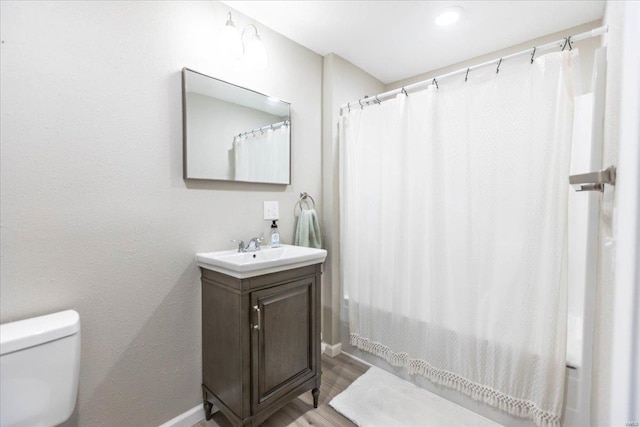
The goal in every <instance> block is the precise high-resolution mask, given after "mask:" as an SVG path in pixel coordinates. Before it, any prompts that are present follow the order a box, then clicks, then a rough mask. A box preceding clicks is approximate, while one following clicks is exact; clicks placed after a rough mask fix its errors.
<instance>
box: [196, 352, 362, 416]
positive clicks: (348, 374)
mask: <svg viewBox="0 0 640 427" xmlns="http://www.w3.org/2000/svg"><path fill="white" fill-rule="evenodd" d="M367 369H369V367H368V366H366V365H364V364H362V363H360V362H358V361H356V360H353V359H351V358H350V357H348V356H345V355H344V354H340V355H338V356H336V357H334V358H331V357H329V356H327V355H324V354H323V355H322V385H321V386H320V401H319V402H318V408H317V409H314V408H313V398H312V397H311V392H306V393H304V394H301V395H300V396H298V397H297V398H296V399H294V400H293V401H291V402H290V403H289V404H288V405H287V406H285V407H283V408H282V409H280V410H279V411H278V412H276V413H274V414H273V415H271V416H270V417H269V418H268V419H267V420H266V421H265V422H264V423H262V424H261V426H264V427H284V426H295V427H300V426H306V427H309V426H338V427H352V426H354V425H355V424H353V423H352V422H351V421H349V420H348V419H347V418H345V417H343V416H342V415H340V414H339V413H338V412H336V411H335V410H334V409H333V408H332V407H331V406H329V402H330V401H331V399H333V398H334V397H335V396H337V395H338V394H339V393H341V392H342V391H343V390H344V389H346V388H347V387H349V385H350V384H351V383H352V382H353V381H355V379H356V378H358V377H359V376H360V375H362V374H364V373H365V372H366V371H367ZM230 426H231V423H229V421H227V419H226V418H225V417H224V415H222V413H221V412H218V413H216V414H215V415H214V416H213V418H212V419H211V420H209V421H204V420H203V421H200V422H199V423H198V424H196V425H195V426H193V427H230Z"/></svg>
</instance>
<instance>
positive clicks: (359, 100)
mask: <svg viewBox="0 0 640 427" xmlns="http://www.w3.org/2000/svg"><path fill="white" fill-rule="evenodd" d="M358 104H360V109H361V110H364V107H363V106H362V99H358Z"/></svg>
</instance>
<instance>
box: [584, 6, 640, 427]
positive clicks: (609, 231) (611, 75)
mask: <svg viewBox="0 0 640 427" xmlns="http://www.w3.org/2000/svg"><path fill="white" fill-rule="evenodd" d="M627 7H628V5H626V4H625V2H623V1H608V2H607V3H606V7H605V16H604V19H603V21H604V24H606V25H608V26H609V31H608V33H607V34H606V35H605V37H603V40H602V44H603V46H607V78H606V80H607V84H606V101H605V117H604V141H603V150H602V166H603V167H607V166H610V165H617V164H618V144H619V138H620V130H621V129H620V126H621V122H620V99H621V93H622V91H623V90H624V89H625V88H623V87H622V85H621V81H622V71H623V70H622V63H623V57H622V53H623V49H622V45H623V34H624V28H623V23H624V16H625V11H626V8H627ZM636 24H637V23H636ZM619 183H620V182H618V184H619ZM615 198H616V192H615V188H612V187H610V186H607V187H606V188H605V192H604V193H603V196H602V204H601V206H600V235H599V239H598V240H599V246H598V255H599V256H598V287H597V294H596V316H595V325H594V328H595V331H594V334H595V337H594V349H593V352H594V354H593V381H592V398H591V400H592V402H593V403H594V404H593V406H592V407H591V419H592V423H593V424H594V425H609V421H610V419H611V418H610V416H611V413H610V410H611V406H610V403H611V402H610V399H609V396H611V393H612V390H611V379H612V377H611V375H612V366H611V363H612V361H613V360H614V354H613V350H612V348H613V335H614V324H613V319H614V316H615V313H614V311H613V308H614V301H615V285H614V283H615V277H614V273H613V266H614V265H613V263H614V259H615V250H616V237H615V233H614V217H615V208H616V206H617V201H616V200H615ZM618 256H624V254H620V255H618ZM628 298H632V295H629V296H628ZM636 309H637V307H636ZM636 327H637V326H636ZM625 421H636V422H637V421H638V420H625Z"/></svg>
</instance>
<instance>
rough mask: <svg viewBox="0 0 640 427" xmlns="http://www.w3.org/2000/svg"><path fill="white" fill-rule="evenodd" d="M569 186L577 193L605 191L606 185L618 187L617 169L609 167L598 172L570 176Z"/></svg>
mask: <svg viewBox="0 0 640 427" xmlns="http://www.w3.org/2000/svg"><path fill="white" fill-rule="evenodd" d="M569 184H571V185H572V186H573V187H574V190H576V191H600V192H602V191H604V185H605V184H610V185H616V167H615V166H609V167H608V168H606V169H603V170H601V171H598V172H589V173H583V174H579V175H571V176H569Z"/></svg>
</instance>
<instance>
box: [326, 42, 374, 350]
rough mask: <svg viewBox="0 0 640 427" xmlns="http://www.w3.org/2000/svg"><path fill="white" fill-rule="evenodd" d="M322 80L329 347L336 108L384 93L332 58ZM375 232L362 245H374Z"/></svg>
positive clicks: (335, 276)
mask: <svg viewBox="0 0 640 427" xmlns="http://www.w3.org/2000/svg"><path fill="white" fill-rule="evenodd" d="M323 70H324V72H323V76H322V194H323V196H322V199H323V201H324V206H323V211H322V212H323V217H324V222H323V225H324V228H325V230H324V244H325V248H326V249H327V252H328V254H327V260H326V262H325V271H324V286H323V288H322V291H323V292H322V333H323V340H324V341H325V342H327V343H329V344H337V343H339V342H340V301H341V300H342V293H341V292H340V239H339V238H338V237H339V236H340V223H339V220H340V204H339V194H338V186H339V180H338V117H339V115H340V106H341V105H343V104H346V103H347V102H351V101H355V100H356V99H359V98H362V97H363V96H364V95H369V96H373V95H376V94H378V93H381V92H383V91H384V85H383V84H382V82H380V81H379V80H377V79H376V78H375V77H373V76H371V75H370V74H367V73H366V72H364V71H362V70H361V69H360V68H358V67H356V66H355V65H353V64H351V63H350V62H348V61H346V60H344V59H342V58H341V57H339V56H338V55H336V54H333V53H331V54H329V55H327V56H325V57H324V65H323ZM375 233H376V232H375V231H374V230H372V233H371V236H363V240H362V244H363V245H368V244H372V242H375Z"/></svg>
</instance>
